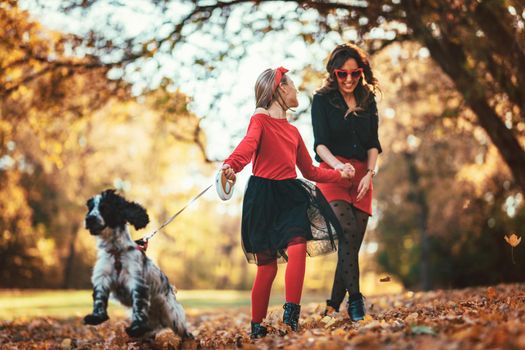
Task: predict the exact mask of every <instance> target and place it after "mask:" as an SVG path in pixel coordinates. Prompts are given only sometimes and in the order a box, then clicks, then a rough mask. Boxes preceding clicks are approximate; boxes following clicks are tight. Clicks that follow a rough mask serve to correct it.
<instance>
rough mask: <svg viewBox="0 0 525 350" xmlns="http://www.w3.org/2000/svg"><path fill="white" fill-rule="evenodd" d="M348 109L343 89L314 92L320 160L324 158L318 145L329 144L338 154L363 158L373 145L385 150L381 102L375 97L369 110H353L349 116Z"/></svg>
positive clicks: (316, 135)
mask: <svg viewBox="0 0 525 350" xmlns="http://www.w3.org/2000/svg"><path fill="white" fill-rule="evenodd" d="M338 106H340V107H338ZM343 106H344V107H343ZM347 110H348V108H347V105H346V103H345V101H344V98H343V96H342V95H341V93H340V92H339V91H335V92H332V93H330V94H326V95H324V94H323V95H320V94H315V95H314V99H313V102H312V126H313V128H314V138H315V142H314V151H315V153H316V156H315V159H316V160H317V161H318V162H320V161H321V158H320V157H319V156H318V155H317V151H316V148H317V146H318V145H325V146H326V147H328V149H329V150H330V151H331V152H332V154H333V155H334V156H342V157H345V158H347V159H357V160H360V161H365V160H366V159H367V158H368V154H367V151H368V150H369V149H371V148H377V150H378V151H379V153H381V152H382V149H381V144H380V143H379V138H378V136H377V128H378V123H379V118H378V115H377V105H376V102H375V99H374V98H373V96H372V97H371V98H370V100H369V104H368V107H367V108H366V109H365V110H363V111H358V112H352V113H349V114H348V116H347V117H346V119H345V114H346V112H347Z"/></svg>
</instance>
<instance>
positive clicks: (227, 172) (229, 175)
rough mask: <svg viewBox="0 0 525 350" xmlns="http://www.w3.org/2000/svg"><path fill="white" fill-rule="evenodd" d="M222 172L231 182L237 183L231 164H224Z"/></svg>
mask: <svg viewBox="0 0 525 350" xmlns="http://www.w3.org/2000/svg"><path fill="white" fill-rule="evenodd" d="M221 170H222V173H223V174H224V176H225V177H226V178H227V179H228V180H229V181H235V171H233V169H232V167H231V166H230V165H229V164H223V165H222V168H221Z"/></svg>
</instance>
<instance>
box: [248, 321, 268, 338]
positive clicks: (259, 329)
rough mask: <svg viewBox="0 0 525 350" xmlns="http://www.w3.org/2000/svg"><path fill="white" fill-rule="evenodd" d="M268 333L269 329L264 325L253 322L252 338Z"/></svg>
mask: <svg viewBox="0 0 525 350" xmlns="http://www.w3.org/2000/svg"><path fill="white" fill-rule="evenodd" d="M266 334H268V330H267V329H266V327H264V326H263V325H261V324H260V323H255V322H252V332H251V333H250V338H252V339H257V338H262V337H265V336H266Z"/></svg>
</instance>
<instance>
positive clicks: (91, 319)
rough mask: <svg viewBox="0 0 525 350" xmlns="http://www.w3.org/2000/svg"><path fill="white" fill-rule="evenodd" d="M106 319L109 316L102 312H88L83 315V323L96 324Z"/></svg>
mask: <svg viewBox="0 0 525 350" xmlns="http://www.w3.org/2000/svg"><path fill="white" fill-rule="evenodd" d="M107 320H109V316H108V315H107V314H103V315H95V314H89V315H86V316H85V317H84V324H90V325H93V326H96V325H97V324H101V323H102V322H105V321H107Z"/></svg>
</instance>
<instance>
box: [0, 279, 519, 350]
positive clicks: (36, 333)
mask: <svg viewBox="0 0 525 350" xmlns="http://www.w3.org/2000/svg"><path fill="white" fill-rule="evenodd" d="M366 304H367V309H368V315H367V316H366V318H365V319H364V320H363V321H359V322H350V321H349V319H348V316H347V314H346V312H345V311H341V312H339V313H331V314H330V315H329V316H322V312H323V311H324V304H309V305H303V310H302V312H301V330H300V331H299V332H298V333H293V332H290V329H289V327H288V326H286V325H284V324H283V323H282V320H281V319H282V308H280V307H274V308H271V309H270V312H269V314H268V317H267V319H266V321H265V323H266V324H267V326H268V329H269V335H268V336H267V337H265V338H263V339H259V340H256V341H252V340H250V338H249V335H248V331H249V325H250V316H249V309H248V308H241V309H234V310H215V311H205V312H199V311H195V310H188V321H189V324H190V328H191V331H192V332H193V335H194V336H195V340H186V341H184V342H183V341H182V340H181V339H180V338H179V337H177V336H176V335H174V334H173V333H172V332H171V331H170V330H164V331H162V332H160V333H158V334H157V335H156V337H155V338H151V339H146V340H136V339H129V338H128V337H127V335H126V333H125V331H124V328H125V327H126V326H127V324H128V321H127V320H125V319H117V320H113V319H112V320H110V321H109V322H106V323H105V324H102V325H100V326H96V327H94V326H84V325H83V324H82V320H81V319H80V318H72V319H65V320H60V319H51V318H35V319H30V320H23V319H19V320H15V321H11V322H7V321H1V322H0V348H1V349H129V350H131V349H179V348H182V349H197V348H199V349H212V348H222V349H226V348H228V349H230V348H236V347H239V348H240V347H243V348H245V349H276V348H279V349H289V350H293V349H327V350H330V349H379V348H381V349H425V350H432V349H480V350H484V349H525V323H524V322H523V321H524V319H525V284H513V285H499V286H493V287H488V288H487V287H479V288H468V289H463V290H452V291H442V290H438V291H431V292H417V293H414V292H406V293H403V294H396V295H387V296H376V297H370V298H368V299H367V300H366ZM342 309H344V307H343V308H342Z"/></svg>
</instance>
